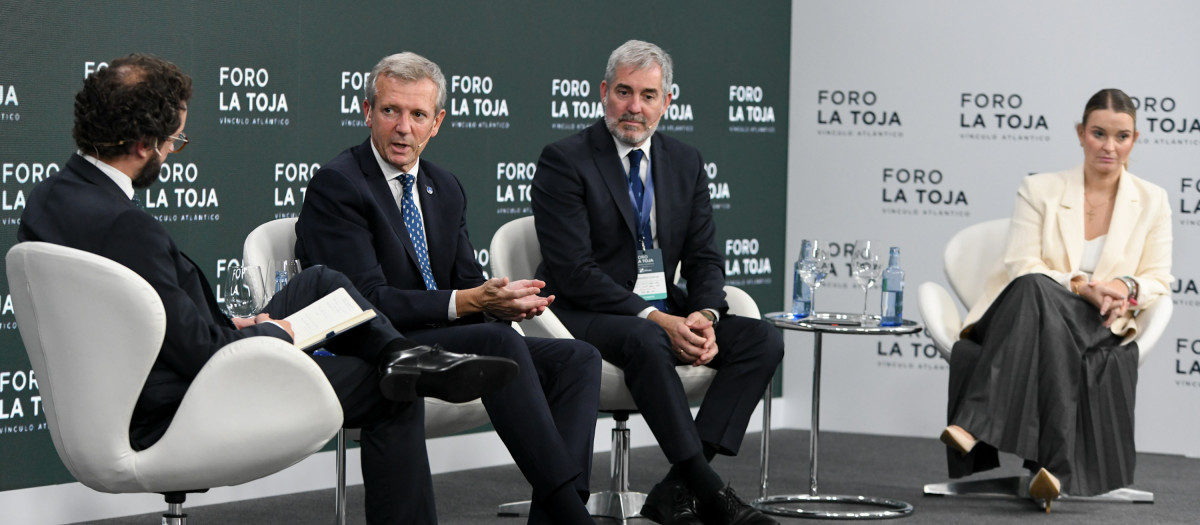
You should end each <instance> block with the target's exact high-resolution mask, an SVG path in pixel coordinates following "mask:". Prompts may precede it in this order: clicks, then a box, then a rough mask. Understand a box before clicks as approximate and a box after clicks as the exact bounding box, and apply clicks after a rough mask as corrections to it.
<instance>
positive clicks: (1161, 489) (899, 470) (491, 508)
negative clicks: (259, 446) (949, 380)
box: [89, 430, 1200, 525]
mask: <svg viewBox="0 0 1200 525" xmlns="http://www.w3.org/2000/svg"><path fill="white" fill-rule="evenodd" d="M771 436H772V437H771V475H770V483H769V487H768V493H770V494H795V493H804V492H806V488H807V486H808V459H809V457H808V456H809V454H808V447H809V445H808V432H807V431H799V430H782V431H779V430H777V431H774V432H773V433H772V434H771ZM759 437H760V436H759V434H757V433H755V434H749V435H747V436H746V440H745V442H744V444H743V448H742V450H743V453H742V455H741V456H738V457H734V458H729V457H718V458H717V459H716V460H714V462H713V465H714V467H715V468H716V469H717V471H718V472H719V473H721V475H722V476H724V477H725V478H726V480H727V481H728V482H730V483H732V484H733V486H734V487H735V489H737V491H738V492H739V493H740V494H741V495H742V496H743V497H745V498H746V499H749V498H751V497H754V496H757V494H758V480H759V467H758V465H759V459H758V447H759ZM944 450H945V449H944V447H943V445H942V444H941V443H940V442H938V441H937V440H936V439H918V438H900V437H887V436H868V435H861V434H845V433H837V432H822V433H821V447H820V452H819V456H818V459H819V466H820V472H819V474H818V479H819V481H820V485H819V492H820V493H821V494H858V495H866V496H874V497H883V498H892V499H899V500H903V501H907V502H909V503H911V504H912V505H913V507H914V511H913V513H912V514H911V515H909V516H906V517H901V518H897V519H896V520H894V521H893V522H894V523H905V524H909V525H916V524H931V523H969V524H971V525H990V524H1012V523H1026V522H1041V523H1054V524H1087V525H1104V524H1128V523H1139V524H1140V523H1170V524H1186V523H1200V459H1188V458H1183V457H1179V456H1164V455H1156V454H1138V458H1137V459H1138V464H1137V474H1136V482H1135V483H1134V487H1135V488H1138V489H1142V490H1148V491H1151V492H1153V493H1154V494H1155V502H1154V503H1153V504H1123V503H1099V502H1083V501H1071V500H1069V499H1067V500H1060V501H1058V502H1055V503H1054V505H1053V506H1052V513H1051V514H1048V515H1047V514H1045V513H1043V512H1042V511H1041V509H1039V508H1037V507H1036V506H1035V505H1034V504H1033V503H1032V502H1031V501H1029V500H1016V499H990V498H944V497H927V496H924V495H923V494H922V485H924V484H925V483H934V482H942V481H946V474H945V472H946V468H945V459H944V458H945V455H944V454H945V452H944ZM1001 462H1002V463H1003V464H1004V466H1003V467H1002V468H1001V469H1000V470H998V471H996V472H994V473H986V474H981V475H979V477H982V478H986V477H993V476H996V475H1004V474H1019V473H1020V461H1019V460H1017V459H1016V458H1015V457H1012V456H1005V457H1002V459H1001ZM631 465H632V466H631V468H630V470H631V472H630V484H631V485H632V486H633V488H634V489H637V490H642V491H647V490H649V488H650V487H651V486H652V485H653V484H654V483H655V482H656V481H658V478H660V477H661V476H662V475H663V474H664V473H665V472H666V469H667V461H666V459H665V458H664V457H663V455H662V453H661V452H660V451H659V450H658V448H657V447H642V448H637V449H634V450H633V451H632V455H631ZM594 466H595V468H594V472H593V475H592V488H593V490H598V489H602V488H605V487H607V486H608V473H607V471H608V454H607V453H602V454H597V455H596V458H595V462H594ZM434 489H435V491H436V494H437V498H438V499H437V504H438V516H439V519H440V521H441V523H444V524H450V525H458V524H463V525H474V524H485V523H486V524H500V525H504V524H512V525H518V524H523V523H524V522H525V520H524V519H522V518H499V517H497V516H496V514H495V507H496V505H497V504H500V503H504V502H508V501H515V500H521V499H527V498H528V497H529V494H528V485H527V484H526V482H525V480H524V478H522V477H521V473H520V472H519V471H518V470H517V468H516V467H515V466H505V467H494V468H487V469H479V470H470V471H462V472H453V473H448V474H441V475H438V476H435V477H434ZM217 490H219V489H217ZM362 505H363V491H362V486H361V485H360V486H356V487H351V488H350V489H349V494H348V497H347V514H348V519H347V521H348V523H351V524H361V523H365V520H364V518H363V511H362ZM823 509H824V510H842V511H845V510H850V511H854V510H864V509H869V507H866V508H864V507H856V508H850V509H847V508H846V507H842V508H841V509H838V508H836V507H832V506H826V507H823ZM187 512H188V514H189V523H191V524H192V525H209V524H238V523H254V524H287V525H309V524H320V525H327V524H329V523H331V522H332V517H333V491H332V489H331V490H323V491H315V492H306V493H301V494H292V495H288V496H278V497H272V498H263V499H259V500H254V501H246V502H238V503H228V504H222V505H211V506H205V507H190V508H188V509H187ZM158 521H159V518H158V517H157V515H154V514H147V515H142V516H132V517H126V518H120V519H112V520H103V521H95V522H89V523H92V524H95V525H130V524H150V523H158ZM779 521H780V522H781V523H784V524H788V523H803V522H808V521H813V520H804V519H797V518H780V519H779ZM597 523H601V524H609V523H615V521H611V520H598V521H597ZM629 523H631V524H636V525H643V524H649V523H650V522H649V521H648V520H641V519H635V520H630V521H629Z"/></svg>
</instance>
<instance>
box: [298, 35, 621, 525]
mask: <svg viewBox="0 0 1200 525" xmlns="http://www.w3.org/2000/svg"><path fill="white" fill-rule="evenodd" d="M365 91H366V93H365V95H366V100H365V101H364V102H363V113H364V114H365V115H366V123H367V126H368V127H369V128H370V129H371V136H370V137H369V138H368V139H367V140H366V141H364V142H363V143H362V144H359V145H357V146H354V147H351V148H350V149H347V150H346V151H344V152H342V153H341V154H340V155H338V156H337V157H336V158H334V159H333V160H332V161H330V162H328V163H326V164H324V165H322V166H321V169H320V170H319V171H317V173H316V175H314V176H313V178H312V180H311V181H310V182H309V184H308V190H307V192H306V193H305V197H304V206H303V208H302V209H301V211H300V219H299V221H298V222H297V223H296V236H297V241H296V254H297V256H299V257H300V260H301V262H303V263H307V264H313V263H319V264H327V265H329V266H330V267H332V268H334V269H337V270H339V271H342V272H345V274H346V275H347V276H348V277H350V279H351V280H352V281H353V282H354V284H355V285H356V286H357V287H358V289H359V290H362V293H363V295H364V296H365V297H366V298H367V299H368V300H369V301H371V303H372V304H374V305H375V308H377V309H378V310H379V311H381V312H383V314H384V315H386V316H387V317H388V318H389V319H391V320H392V323H394V324H395V325H396V326H397V327H398V328H400V329H401V330H404V333H405V335H407V336H408V337H411V338H412V339H413V340H415V341H418V342H422V343H427V344H433V343H438V344H441V345H443V346H445V347H446V348H449V349H450V350H457V351H467V350H469V351H471V352H474V353H478V354H483V355H493V356H503V357H506V358H509V359H512V360H514V361H516V362H517V363H518V364H519V365H520V373H519V375H518V377H517V380H516V381H514V382H513V383H512V384H510V385H508V386H507V387H505V388H503V389H501V390H499V391H497V392H496V393H494V394H490V395H486V396H483V404H484V406H485V407H486V408H487V411H488V416H489V417H490V418H491V420H492V425H493V426H495V427H496V433H497V434H498V435H499V436H500V438H501V439H502V440H503V441H504V444H505V446H507V447H508V450H509V452H510V453H511V454H512V457H513V460H514V461H515V462H516V464H517V466H518V467H519V468H520V469H521V472H522V473H523V474H524V475H525V478H526V479H528V480H529V482H530V484H531V485H532V486H533V504H532V506H531V510H530V516H529V522H530V523H554V524H570V523H591V522H592V520H591V518H590V517H589V516H588V513H587V510H586V508H585V507H584V505H583V504H584V502H585V501H587V497H588V494H589V491H588V477H589V475H590V470H591V459H592V441H593V437H594V434H595V430H596V409H597V404H598V397H599V384H600V354H599V353H598V352H597V351H596V349H595V348H594V347H592V346H591V345H589V344H587V343H584V342H582V341H575V340H561V339H539V338H532V337H531V338H526V337H521V336H520V335H519V334H518V333H517V332H516V331H515V330H513V329H512V327H511V326H509V324H508V322H491V321H518V320H521V319H524V318H529V317H532V316H535V315H538V314H540V313H541V312H543V311H545V309H546V306H547V305H548V304H549V303H550V301H551V300H553V298H552V297H551V298H541V297H538V295H537V294H538V292H540V291H541V289H542V286H543V284H544V283H542V282H541V281H536V280H521V281H513V282H509V281H508V279H507V278H493V279H484V277H483V270H482V268H480V266H479V263H477V262H476V261H475V251H474V249H473V248H472V246H471V241H470V239H469V238H468V236H467V215H466V212H467V202H466V195H465V194H464V192H463V187H462V183H461V182H459V180H458V178H457V177H455V176H454V174H453V173H450V172H449V171H446V170H444V169H442V168H439V167H438V166H435V165H434V164H432V163H430V162H428V161H427V160H425V159H422V158H420V156H421V153H422V152H423V151H424V150H425V147H426V146H427V145H428V144H429V141H430V139H432V138H433V137H434V136H435V135H437V133H438V129H439V128H440V126H441V123H442V119H443V118H444V117H445V116H446V110H445V109H444V108H445V103H446V78H445V76H443V75H442V72H441V69H440V68H439V67H438V66H437V64H434V63H433V62H431V61H429V60H428V59H426V58H424V57H422V56H420V55H417V54H414V53H407V52H406V53H399V54H395V55H391V56H388V57H385V58H384V59H383V60H380V62H379V63H378V64H377V65H376V66H375V68H374V70H373V71H372V72H371V76H370V79H369V80H368V81H367V85H366V89H365Z"/></svg>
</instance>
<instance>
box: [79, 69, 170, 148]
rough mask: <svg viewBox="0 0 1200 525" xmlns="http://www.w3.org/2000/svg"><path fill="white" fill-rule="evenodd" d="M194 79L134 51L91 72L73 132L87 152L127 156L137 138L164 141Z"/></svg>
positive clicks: (80, 100) (85, 81)
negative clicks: (105, 66)
mask: <svg viewBox="0 0 1200 525" xmlns="http://www.w3.org/2000/svg"><path fill="white" fill-rule="evenodd" d="M191 98H192V79H191V77H189V76H187V75H185V74H184V73H183V71H180V70H179V68H178V67H177V66H176V65H175V64H172V63H170V62H167V61H166V60H163V59H161V58H158V57H156V56H152V55H143V54H140V53H134V54H132V55H129V56H127V57H122V58H118V59H116V60H113V61H112V62H111V63H109V66H108V67H107V68H104V69H101V70H99V71H96V72H95V73H92V74H91V76H89V77H88V78H87V79H86V80H84V81H83V89H81V90H80V91H79V93H78V94H77V95H75V128H74V129H73V130H72V131H71V136H72V137H74V138H75V144H76V145H77V146H78V147H79V150H80V151H82V152H84V153H90V154H93V155H96V156H97V157H98V158H109V157H115V156H119V155H123V154H125V153H128V152H129V151H130V147H132V146H133V145H134V144H137V143H138V141H142V140H145V141H153V140H155V139H157V140H158V143H159V144H160V145H161V144H162V143H163V141H165V140H167V137H169V136H170V135H171V134H172V133H175V130H177V129H179V124H180V120H181V119H180V116H179V112H180V111H183V110H185V109H187V102H188V100H189V99H191Z"/></svg>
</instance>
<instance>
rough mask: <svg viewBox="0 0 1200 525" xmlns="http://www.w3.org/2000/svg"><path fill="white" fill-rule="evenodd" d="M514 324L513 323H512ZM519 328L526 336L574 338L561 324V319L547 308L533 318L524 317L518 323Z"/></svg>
mask: <svg viewBox="0 0 1200 525" xmlns="http://www.w3.org/2000/svg"><path fill="white" fill-rule="evenodd" d="M514 326H515V325H514ZM520 327H521V330H523V331H524V332H525V336H526V337H549V338H551V339H574V338H575V336H573V335H571V331H570V330H567V327H566V326H563V324H562V321H559V320H558V316H557V315H554V312H552V311H550V309H549V308H547V309H546V311H544V312H542V314H541V315H539V316H537V317H534V318H533V319H526V320H524V321H521V323H520Z"/></svg>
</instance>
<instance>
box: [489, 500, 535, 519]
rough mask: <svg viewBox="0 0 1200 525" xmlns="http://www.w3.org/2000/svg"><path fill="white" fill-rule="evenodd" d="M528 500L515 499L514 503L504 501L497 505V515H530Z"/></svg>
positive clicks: (505, 516) (514, 516)
mask: <svg viewBox="0 0 1200 525" xmlns="http://www.w3.org/2000/svg"><path fill="white" fill-rule="evenodd" d="M529 504H530V502H528V501H514V502H512V503H502V504H500V505H498V506H497V507H496V515H497V516H500V517H501V518H523V517H528V516H529Z"/></svg>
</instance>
